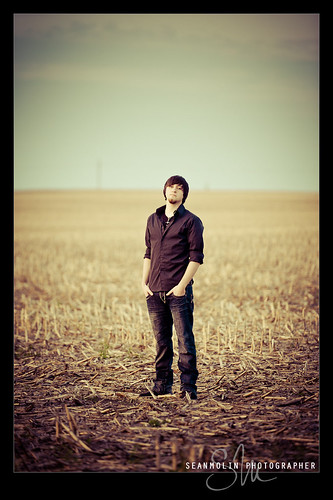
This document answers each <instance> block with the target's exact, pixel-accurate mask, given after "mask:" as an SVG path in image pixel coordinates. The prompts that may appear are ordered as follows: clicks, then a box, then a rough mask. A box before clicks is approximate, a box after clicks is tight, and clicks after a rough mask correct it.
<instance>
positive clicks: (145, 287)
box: [142, 283, 153, 298]
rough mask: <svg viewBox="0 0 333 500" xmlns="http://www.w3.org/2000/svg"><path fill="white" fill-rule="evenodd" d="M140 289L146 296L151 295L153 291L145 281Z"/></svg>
mask: <svg viewBox="0 0 333 500" xmlns="http://www.w3.org/2000/svg"><path fill="white" fill-rule="evenodd" d="M142 290H143V293H144V294H145V297H146V298H147V297H148V295H153V292H152V291H151V289H150V288H149V286H148V285H146V284H145V283H143V284H142Z"/></svg>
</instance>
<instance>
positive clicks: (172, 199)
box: [168, 197, 178, 205]
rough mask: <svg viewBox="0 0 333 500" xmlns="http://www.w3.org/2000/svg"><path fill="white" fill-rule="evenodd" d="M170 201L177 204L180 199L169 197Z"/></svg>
mask: <svg viewBox="0 0 333 500" xmlns="http://www.w3.org/2000/svg"><path fill="white" fill-rule="evenodd" d="M168 202H169V203H171V205H175V204H176V203H178V201H177V200H176V198H171V197H170V198H168Z"/></svg>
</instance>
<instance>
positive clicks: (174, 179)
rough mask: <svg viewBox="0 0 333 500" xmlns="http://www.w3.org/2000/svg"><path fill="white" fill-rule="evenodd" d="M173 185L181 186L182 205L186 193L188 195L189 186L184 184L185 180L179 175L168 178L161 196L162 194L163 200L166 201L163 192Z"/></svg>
mask: <svg viewBox="0 0 333 500" xmlns="http://www.w3.org/2000/svg"><path fill="white" fill-rule="evenodd" d="M174 184H181V185H182V187H183V193H184V194H183V203H185V200H186V198H187V196H188V193H189V190H190V188H189V186H188V184H187V182H186V180H185V179H184V177H181V176H180V175H173V176H172V177H169V179H168V180H167V181H166V183H165V184H164V188H163V194H164V198H165V199H166V196H165V191H166V188H167V187H168V186H173V185H174Z"/></svg>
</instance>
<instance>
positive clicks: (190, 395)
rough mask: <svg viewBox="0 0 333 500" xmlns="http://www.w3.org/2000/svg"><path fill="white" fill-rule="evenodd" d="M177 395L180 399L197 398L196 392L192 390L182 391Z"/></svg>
mask: <svg viewBox="0 0 333 500" xmlns="http://www.w3.org/2000/svg"><path fill="white" fill-rule="evenodd" d="M179 397H180V399H185V398H189V399H198V397H197V395H196V393H195V392H193V391H182V392H181V393H180V396H179Z"/></svg>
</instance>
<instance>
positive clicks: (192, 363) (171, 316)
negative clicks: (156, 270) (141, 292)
mask: <svg viewBox="0 0 333 500" xmlns="http://www.w3.org/2000/svg"><path fill="white" fill-rule="evenodd" d="M166 293H167V292H154V294H153V295H149V296H148V297H147V299H146V300H147V307H148V312H149V317H150V321H151V325H152V328H153V331H154V335H155V340H156V358H155V367H156V378H155V380H154V388H153V390H154V391H155V392H157V393H170V392H171V387H172V384H173V371H172V368H171V367H172V360H173V344H172V327H173V325H174V327H175V330H176V334H177V337H178V352H179V360H178V368H179V370H180V372H181V375H180V382H181V390H182V391H183V390H186V391H191V392H195V393H196V390H197V387H196V385H195V384H196V381H197V378H198V371H197V367H196V364H197V363H196V349H195V341H194V336H193V309H194V305H193V291H192V285H188V286H187V287H186V293H185V295H184V296H182V297H177V296H175V295H173V294H171V295H168V296H167V295H166Z"/></svg>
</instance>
